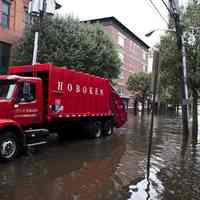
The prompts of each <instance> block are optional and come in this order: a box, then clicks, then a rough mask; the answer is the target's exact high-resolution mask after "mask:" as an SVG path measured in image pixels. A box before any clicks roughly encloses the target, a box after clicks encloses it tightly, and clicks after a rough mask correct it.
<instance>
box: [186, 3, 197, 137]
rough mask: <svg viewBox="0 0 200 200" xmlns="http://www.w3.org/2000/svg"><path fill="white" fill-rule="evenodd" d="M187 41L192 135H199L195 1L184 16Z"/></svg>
mask: <svg viewBox="0 0 200 200" xmlns="http://www.w3.org/2000/svg"><path fill="white" fill-rule="evenodd" d="M184 22H185V28H186V34H185V40H186V44H187V51H188V61H189V86H190V89H191V94H192V119H193V120H192V133H193V136H194V138H197V134H198V109H197V106H198V97H199V92H200V4H199V2H198V1H197V0H193V1H192V2H191V3H190V4H189V6H188V8H187V10H186V13H185V15H184Z"/></svg>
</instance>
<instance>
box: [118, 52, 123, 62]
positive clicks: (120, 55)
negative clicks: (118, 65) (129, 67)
mask: <svg viewBox="0 0 200 200" xmlns="http://www.w3.org/2000/svg"><path fill="white" fill-rule="evenodd" d="M118 55H119V58H120V60H121V62H122V63H124V54H123V53H122V52H119V53H118Z"/></svg>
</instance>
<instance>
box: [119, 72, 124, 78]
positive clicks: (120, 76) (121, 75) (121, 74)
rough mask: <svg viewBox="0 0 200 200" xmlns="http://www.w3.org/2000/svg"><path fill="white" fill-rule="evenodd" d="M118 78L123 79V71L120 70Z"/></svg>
mask: <svg viewBox="0 0 200 200" xmlns="http://www.w3.org/2000/svg"><path fill="white" fill-rule="evenodd" d="M119 78H120V79H123V78H124V71H123V70H121V73H120V75H119Z"/></svg>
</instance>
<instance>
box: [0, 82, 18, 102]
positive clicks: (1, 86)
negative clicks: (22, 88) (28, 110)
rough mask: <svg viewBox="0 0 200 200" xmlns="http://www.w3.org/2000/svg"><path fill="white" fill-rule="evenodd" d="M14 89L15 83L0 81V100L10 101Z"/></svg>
mask: <svg viewBox="0 0 200 200" xmlns="http://www.w3.org/2000/svg"><path fill="white" fill-rule="evenodd" d="M14 89H15V81H13V80H0V99H7V100H9V99H11V97H12V96H13V92H14Z"/></svg>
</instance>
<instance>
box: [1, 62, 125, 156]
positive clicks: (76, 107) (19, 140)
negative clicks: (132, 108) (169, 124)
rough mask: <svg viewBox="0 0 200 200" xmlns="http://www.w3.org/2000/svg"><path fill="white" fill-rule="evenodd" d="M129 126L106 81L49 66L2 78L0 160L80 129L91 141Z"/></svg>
mask: <svg viewBox="0 0 200 200" xmlns="http://www.w3.org/2000/svg"><path fill="white" fill-rule="evenodd" d="M126 120H127V113H126V111H125V106H124V104H123V101H122V99H121V98H120V97H119V96H118V94H117V93H116V92H115V90H114V89H113V88H112V86H111V85H110V83H109V81H108V80H107V79H105V78H101V77H97V76H94V75H91V74H87V73H83V72H80V71H75V70H72V69H68V68H67V67H56V66H54V65H52V64H36V65H26V66H15V67H10V68H9V74H8V75H0V159H2V160H11V159H13V158H15V157H16V156H17V155H19V154H20V153H21V152H22V151H23V150H24V149H26V148H27V147H31V146H36V145H41V144H44V143H46V142H47V140H48V137H49V135H50V134H51V133H55V132H57V133H58V136H59V137H60V138H64V137H65V136H66V135H68V134H71V133H74V134H75V133H76V132H73V131H69V129H70V128H71V127H72V126H75V127H77V126H78V127H81V129H84V130H85V131H84V132H85V133H87V134H88V136H90V137H92V138H99V137H101V136H106V135H111V134H112V133H113V127H117V128H119V127H121V126H122V125H123V124H124V123H125V122H126Z"/></svg>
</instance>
